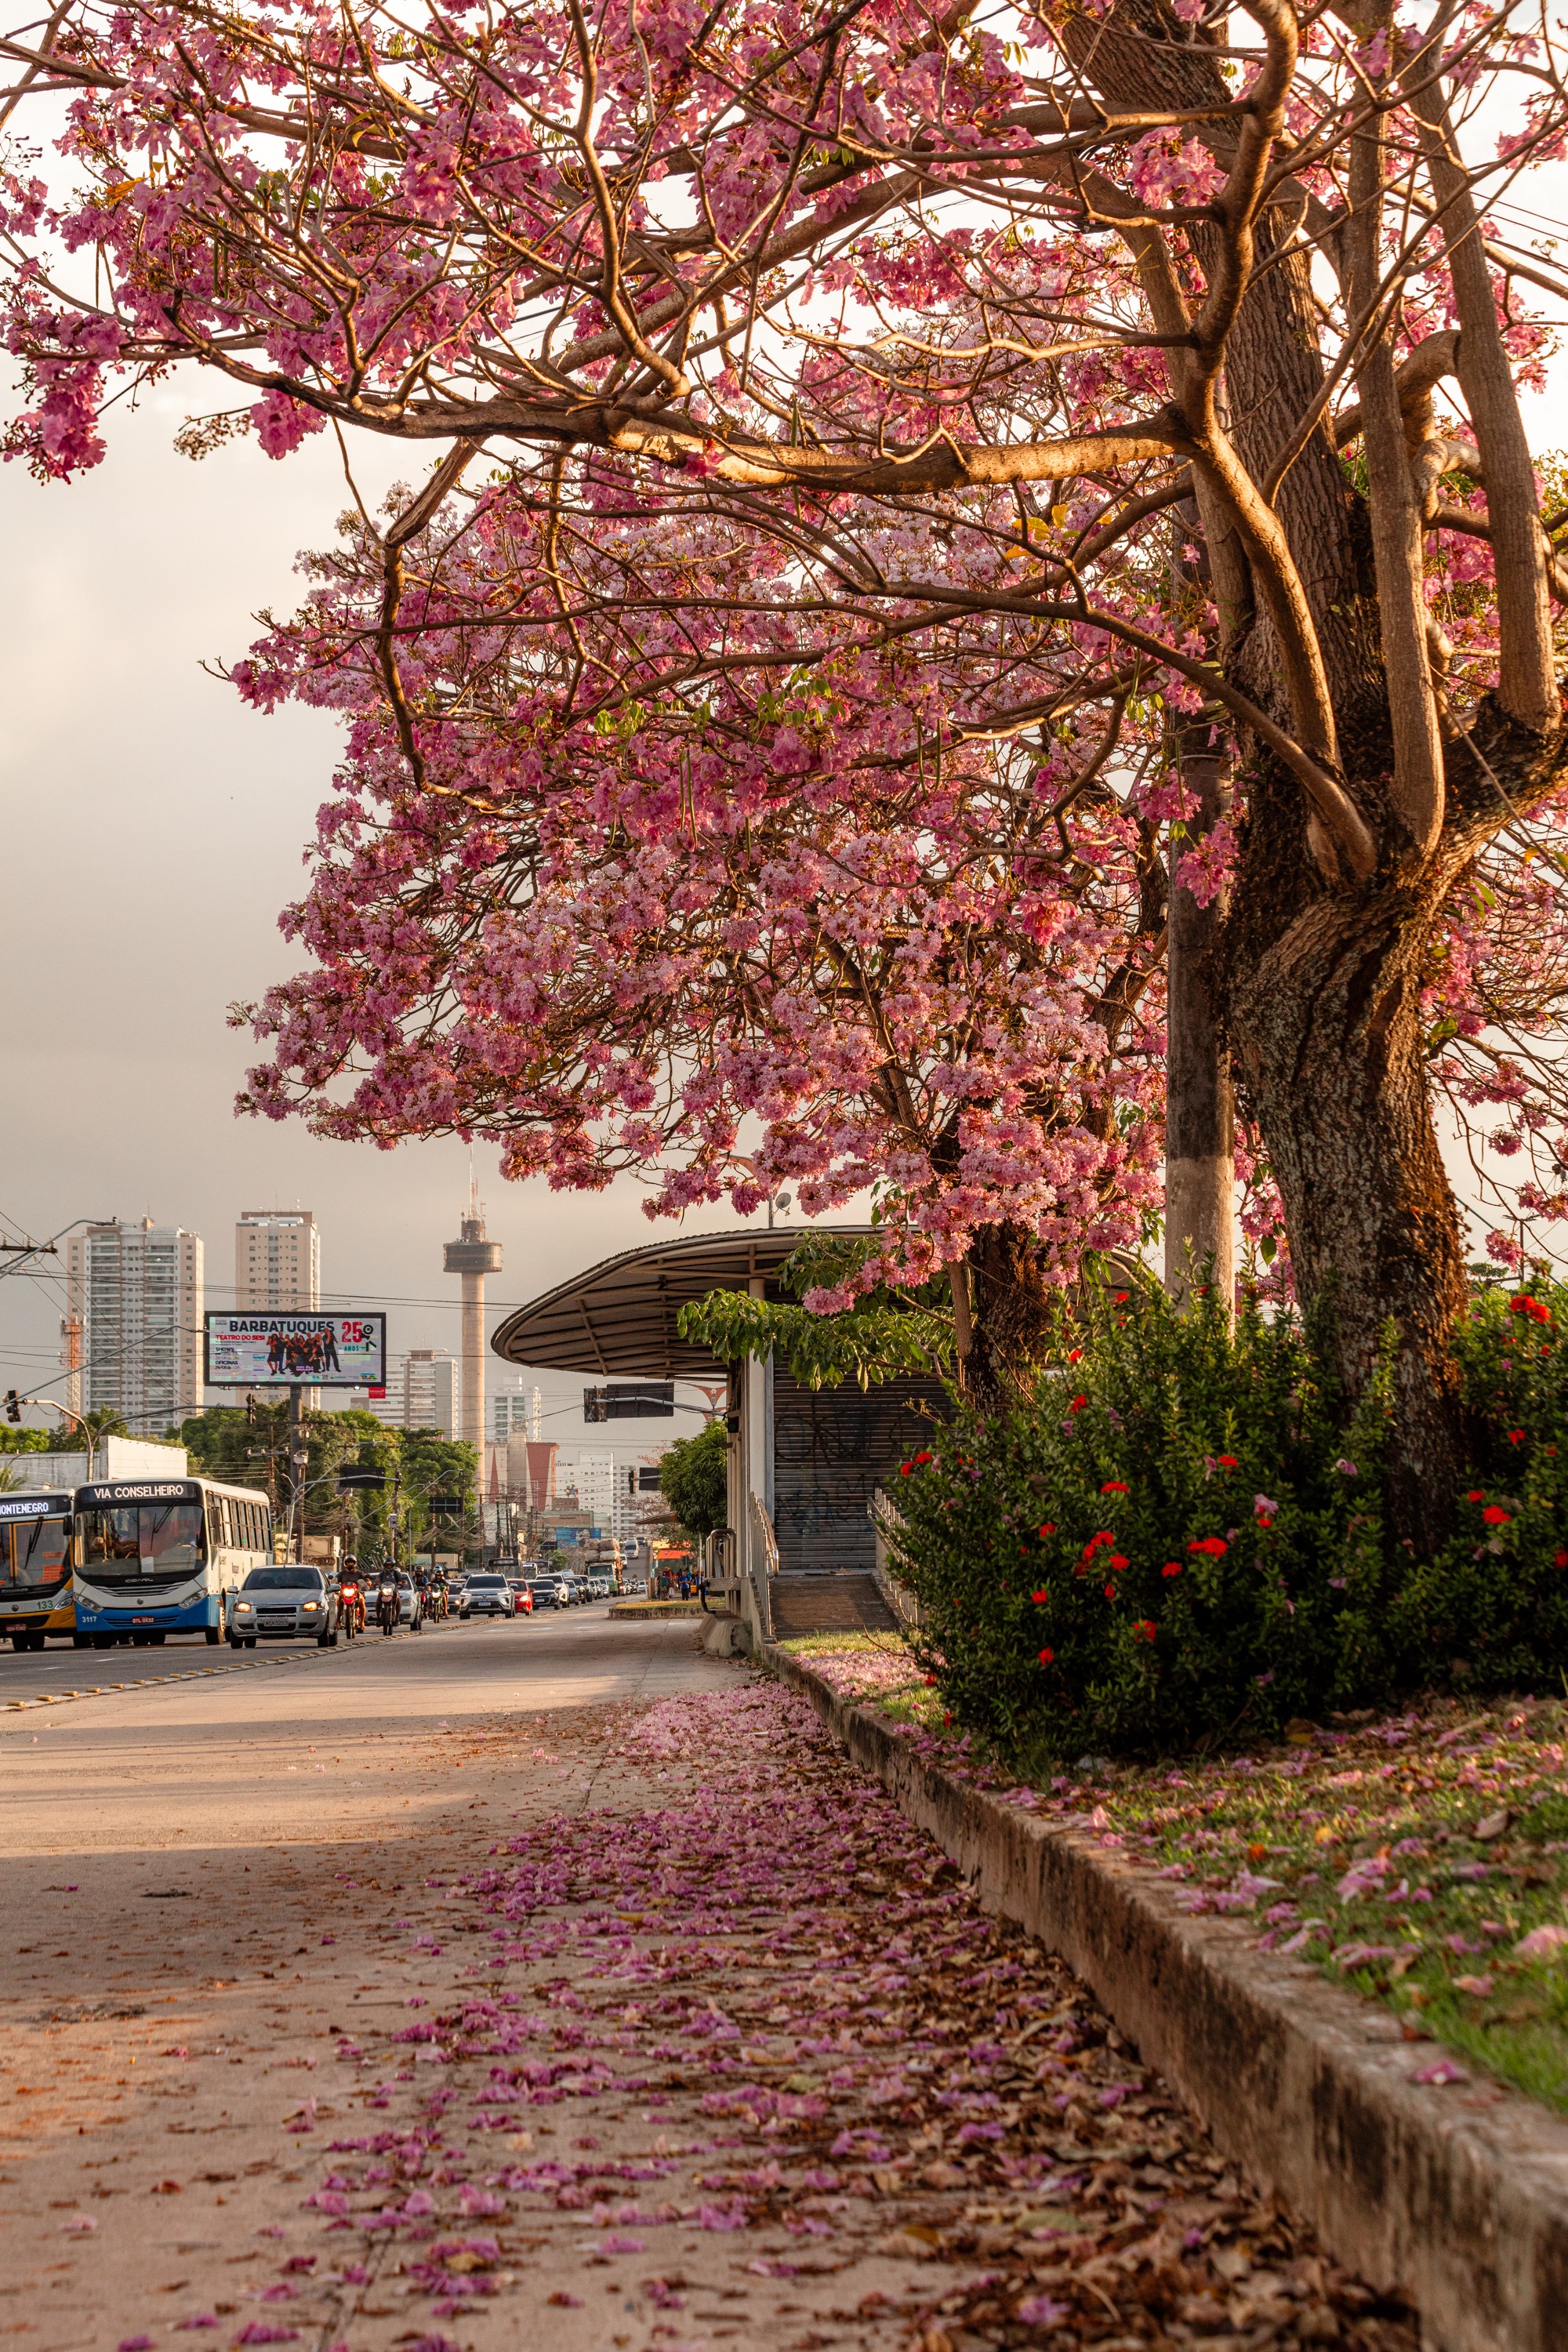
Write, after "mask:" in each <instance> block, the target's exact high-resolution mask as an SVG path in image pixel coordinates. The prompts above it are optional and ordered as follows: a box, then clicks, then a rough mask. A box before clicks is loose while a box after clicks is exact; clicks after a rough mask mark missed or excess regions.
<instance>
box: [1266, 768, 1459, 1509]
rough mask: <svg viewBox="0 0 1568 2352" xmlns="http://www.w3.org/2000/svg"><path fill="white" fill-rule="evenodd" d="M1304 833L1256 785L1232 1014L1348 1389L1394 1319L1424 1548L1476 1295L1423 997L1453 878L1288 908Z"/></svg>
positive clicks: (1314, 896)
mask: <svg viewBox="0 0 1568 2352" xmlns="http://www.w3.org/2000/svg"><path fill="white" fill-rule="evenodd" d="M1292 832H1293V833H1294V834H1295V835H1296V836H1297V845H1296V854H1295V856H1291V855H1290V842H1289V836H1290V835H1291V833H1292ZM1301 833H1302V827H1301V821H1300V809H1299V806H1290V805H1289V804H1288V803H1287V795H1286V793H1283V792H1281V793H1278V794H1276V793H1273V792H1270V791H1269V790H1268V788H1267V787H1265V788H1263V789H1262V790H1258V789H1255V793H1254V801H1253V813H1252V817H1251V821H1250V823H1249V824H1248V827H1247V841H1246V845H1245V848H1244V855H1243V870H1244V877H1245V880H1244V883H1243V885H1242V887H1239V888H1238V890H1237V903H1236V908H1235V909H1234V911H1233V913H1232V915H1231V918H1230V920H1229V922H1228V924H1227V927H1226V940H1225V949H1226V1004H1225V1009H1226V1025H1227V1029H1228V1033H1229V1035H1230V1039H1231V1043H1232V1045H1233V1048H1234V1049H1235V1052H1236V1055H1237V1073H1238V1077H1239V1079H1240V1082H1241V1085H1242V1087H1243V1090H1244V1092H1245V1095H1246V1097H1247V1103H1248V1106H1249V1108H1251V1109H1252V1111H1253V1112H1254V1114H1255V1115H1256V1117H1257V1118H1258V1125H1259V1127H1260V1128H1261V1129H1262V1133H1263V1138H1264V1141H1265V1143H1266V1145H1267V1148H1268V1157H1269V1162H1270V1165H1271V1166H1272V1168H1273V1171H1274V1174H1275V1177H1276V1180H1277V1181H1278V1183H1279V1192H1280V1198H1281V1201H1282V1202H1283V1204H1284V1210H1285V1223H1286V1228H1287V1231H1288V1233H1289V1239H1290V1252H1291V1257H1292V1260H1293V1263H1294V1266H1295V1273H1296V1282H1297V1288H1298V1291H1299V1294H1300V1297H1301V1298H1302V1299H1303V1301H1312V1300H1321V1301H1322V1302H1323V1303H1324V1304H1325V1305H1326V1306H1327V1307H1329V1308H1330V1310H1331V1316H1332V1332H1333V1347H1334V1351H1335V1355H1336V1358H1337V1369H1338V1371H1339V1374H1340V1377H1341V1380H1342V1382H1343V1384H1344V1389H1345V1391H1346V1394H1347V1396H1348V1397H1349V1398H1350V1399H1351V1400H1352V1401H1353V1400H1355V1399H1357V1398H1359V1397H1360V1396H1361V1394H1362V1393H1363V1391H1364V1389H1365V1387H1366V1383H1367V1381H1368V1379H1369V1377H1370V1376H1371V1373H1372V1371H1373V1367H1374V1365H1375V1362H1376V1360H1377V1352H1378V1348H1379V1344H1380V1341H1381V1339H1382V1337H1383V1332H1384V1327H1385V1325H1386V1324H1387V1323H1388V1322H1389V1321H1390V1320H1392V1321H1393V1323H1394V1327H1395V1328H1396V1330H1397V1332H1398V1335H1399V1342H1400V1352H1399V1359H1398V1368H1397V1371H1396V1374H1395V1387H1394V1444H1393V1446H1392V1448H1391V1454H1390V1473H1389V1475H1390V1484H1389V1503H1390V1507H1391V1511H1392V1515H1393V1519H1394V1525H1395V1527H1396V1528H1397V1531H1398V1532H1399V1533H1400V1534H1401V1535H1402V1536H1405V1537H1408V1538H1410V1539H1411V1540H1412V1541H1413V1542H1414V1543H1415V1545H1416V1547H1417V1549H1420V1550H1422V1551H1429V1550H1430V1549H1431V1548H1432V1547H1433V1546H1434V1545H1435V1544H1436V1542H1437V1541H1438V1540H1439V1539H1440V1538H1442V1537H1444V1536H1445V1535H1446V1534H1447V1532H1448V1529H1449V1526H1450V1524H1451V1516H1452V1511H1451V1506H1452V1496H1453V1490H1454V1482H1455V1479H1456V1476H1457V1475H1458V1468H1459V1463H1460V1410H1459V1390H1458V1372H1457V1370H1456V1367H1455V1363H1454V1360H1453V1355H1452V1351H1451V1346H1450V1339H1451V1334H1452V1330H1453V1326H1454V1323H1455V1320H1456V1318H1458V1316H1459V1315H1460V1314H1461V1313H1462V1312H1463V1311H1464V1307H1465V1304H1466V1277H1465V1265H1464V1254H1463V1249H1462V1246H1461V1242H1460V1234H1459V1221H1458V1212H1457V1209H1456V1206H1455V1202H1454V1195H1453V1192H1452V1191H1451V1189H1450V1187H1449V1183H1448V1179H1447V1171H1446V1170H1445V1169H1444V1166H1443V1160H1442V1155H1441V1153H1440V1151H1439V1150H1438V1148H1437V1138H1436V1131H1435V1129H1434V1127H1433V1124H1432V1112H1431V1105H1430V1100H1429V1097H1428V1092H1427V1085H1426V1062H1425V1055H1424V1051H1423V1035H1422V1027H1421V1010H1420V992H1421V976H1422V963H1423V959H1424V955H1425V950H1426V944H1427V941H1428V940H1429V938H1430V935H1431V930H1432V926H1433V922H1434V920H1435V919H1436V913H1437V909H1438V907H1439V905H1440V903H1441V899H1442V897H1443V895H1444V892H1445V890H1446V887H1447V882H1446V880H1445V879H1443V878H1440V877H1433V878H1429V880H1428V882H1427V884H1426V888H1425V889H1424V891H1422V892H1420V893H1413V892H1411V891H1407V890H1405V889H1402V888H1399V887H1395V886H1394V885H1392V884H1387V883H1385V884H1384V885H1382V886H1379V885H1378V884H1376V883H1373V884H1370V885H1368V886H1367V887H1366V888H1365V889H1364V890H1361V891H1355V892H1349V891H1333V892H1330V891H1327V890H1322V889H1310V891H1309V892H1308V893H1307V894H1306V895H1305V897H1304V901H1303V902H1301V903H1298V904H1297V905H1296V906H1295V907H1294V908H1292V907H1291V906H1290V905H1289V900H1290V899H1291V898H1296V897H1297V895H1298V894H1297V893H1295V892H1291V891H1289V890H1288V889H1287V890H1284V891H1282V892H1280V893H1279V894H1278V895H1276V894H1275V893H1274V891H1273V889H1272V887H1271V869H1272V880H1273V881H1276V882H1277V881H1279V880H1280V879H1281V878H1282V877H1280V875H1279V866H1281V865H1282V864H1284V863H1286V862H1289V864H1290V865H1292V866H1294V867H1295V871H1296V874H1297V875H1298V876H1300V874H1301V872H1302V871H1303V868H1304V867H1305V866H1306V862H1307V861H1306V845H1305V841H1304V839H1302V838H1301V837H1300V836H1301ZM1271 853H1272V854H1271ZM1447 871H1448V872H1449V873H1451V871H1452V868H1451V867H1448V868H1447ZM1282 898H1283V899H1284V900H1285V902H1286V903H1285V904H1284V905H1283V906H1282V905H1281V899H1282ZM1280 914H1283V915H1284V916H1285V918H1286V919H1284V920H1283V921H1280V920H1279V919H1277V918H1278V916H1279V915H1280Z"/></svg>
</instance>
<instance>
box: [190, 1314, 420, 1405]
mask: <svg viewBox="0 0 1568 2352" xmlns="http://www.w3.org/2000/svg"><path fill="white" fill-rule="evenodd" d="M202 1322H203V1330H204V1338H205V1349H204V1364H203V1372H204V1377H205V1381H206V1385H207V1386H208V1387H209V1388H216V1389H289V1388H320V1389H363V1388H375V1387H378V1386H380V1385H382V1384H383V1383H384V1381H385V1379H386V1318H385V1316H384V1315H379V1314H354V1315H307V1314H300V1315H285V1314H274V1313H266V1314H258V1315H248V1314H247V1315H240V1314H234V1313H231V1312H228V1311H227V1310H224V1311H217V1310H209V1311H208V1313H207V1314H205V1316H204V1317H203V1318H202Z"/></svg>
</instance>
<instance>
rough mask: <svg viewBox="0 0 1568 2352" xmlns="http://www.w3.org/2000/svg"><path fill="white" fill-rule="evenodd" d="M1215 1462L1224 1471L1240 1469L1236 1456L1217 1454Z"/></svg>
mask: <svg viewBox="0 0 1568 2352" xmlns="http://www.w3.org/2000/svg"><path fill="white" fill-rule="evenodd" d="M1215 1462H1216V1463H1217V1464H1218V1465H1219V1467H1220V1468H1221V1469H1222V1470H1235V1469H1236V1468H1237V1467H1238V1465H1237V1459H1236V1456H1235V1454H1215Z"/></svg>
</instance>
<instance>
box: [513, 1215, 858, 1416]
mask: <svg viewBox="0 0 1568 2352" xmlns="http://www.w3.org/2000/svg"><path fill="white" fill-rule="evenodd" d="M872 1230H873V1228H872V1227H871V1226H869V1225H834V1226H827V1227H824V1226H820V1225H818V1226H807V1227H801V1226H793V1227H792V1226H775V1227H773V1229H772V1230H771V1231H770V1230H769V1228H768V1227H766V1226H765V1225H764V1226H759V1227H756V1228H754V1229H753V1228H745V1229H742V1231H741V1232H739V1233H725V1234H683V1235H681V1237H680V1238H679V1240H676V1241H669V1242H655V1243H653V1244H651V1245H650V1246H649V1247H647V1248H646V1249H636V1250H625V1251H623V1252H622V1254H621V1255H620V1256H618V1257H607V1258H605V1260H604V1261H603V1262H602V1263H601V1264H600V1265H595V1266H590V1267H589V1268H588V1270H587V1271H586V1273H584V1274H577V1275H574V1276H572V1278H571V1280H570V1281H569V1282H563V1283H561V1284H560V1285H558V1286H557V1287H556V1288H555V1289H554V1290H550V1291H546V1292H545V1294H544V1296H543V1297H542V1298H536V1299H534V1300H533V1301H532V1302H531V1304H530V1305H529V1306H527V1307H518V1308H517V1310H516V1311H515V1313H513V1314H511V1315H509V1316H508V1317H507V1318H506V1320H505V1322H504V1323H502V1324H501V1325H500V1328H499V1329H498V1330H497V1332H496V1335H495V1338H494V1339H492V1340H491V1342H490V1345H491V1346H492V1348H493V1349H495V1352H496V1354H497V1355H498V1356H504V1357H505V1358H506V1360H507V1361H508V1362H509V1363H512V1364H539V1365H542V1366H546V1367H550V1368H552V1369H556V1370H562V1371H568V1372H595V1373H599V1374H602V1375H604V1376H605V1377H611V1376H614V1375H617V1374H623V1373H630V1374H631V1375H633V1376H634V1377H635V1378H637V1379H641V1380H665V1381H668V1380H703V1379H707V1378H708V1377H709V1376H710V1374H711V1373H712V1372H713V1370H714V1369H715V1365H716V1362H717V1360H716V1358H715V1357H714V1356H713V1355H712V1353H711V1352H710V1349H707V1348H704V1347H700V1346H699V1345H698V1344H697V1342H696V1341H694V1340H689V1339H682V1338H681V1337H680V1335H679V1331H678V1330H677V1329H676V1328H675V1318H676V1316H677V1315H678V1314H679V1310H680V1308H681V1307H684V1306H686V1305H687V1303H688V1302H689V1300H691V1299H694V1298H702V1297H706V1296H707V1294H708V1292H709V1291H710V1290H744V1289H745V1288H746V1286H747V1285H748V1284H749V1283H751V1282H752V1281H754V1280H756V1279H758V1278H761V1279H762V1280H763V1281H765V1282H767V1283H769V1284H770V1285H771V1284H772V1283H773V1280H774V1278H775V1277H776V1276H777V1273H778V1270H779V1268H780V1266H781V1265H783V1264H784V1260H785V1258H786V1257H788V1255H789V1254H790V1252H791V1250H793V1249H794V1247H795V1244H796V1242H797V1241H799V1240H800V1239H801V1238H802V1234H803V1233H805V1232H816V1233H822V1232H830V1233H834V1234H845V1235H847V1236H854V1235H857V1234H870V1233H871V1232H872Z"/></svg>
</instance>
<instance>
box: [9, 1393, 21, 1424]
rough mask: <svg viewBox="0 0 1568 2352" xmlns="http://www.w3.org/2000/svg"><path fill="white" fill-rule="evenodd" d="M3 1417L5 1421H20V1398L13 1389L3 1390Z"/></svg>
mask: <svg viewBox="0 0 1568 2352" xmlns="http://www.w3.org/2000/svg"><path fill="white" fill-rule="evenodd" d="M5 1418H6V1420H7V1421H20V1420H21V1418H22V1400H21V1398H20V1397H19V1396H18V1395H17V1394H16V1390H15V1389H7V1390H6V1391H5Z"/></svg>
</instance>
